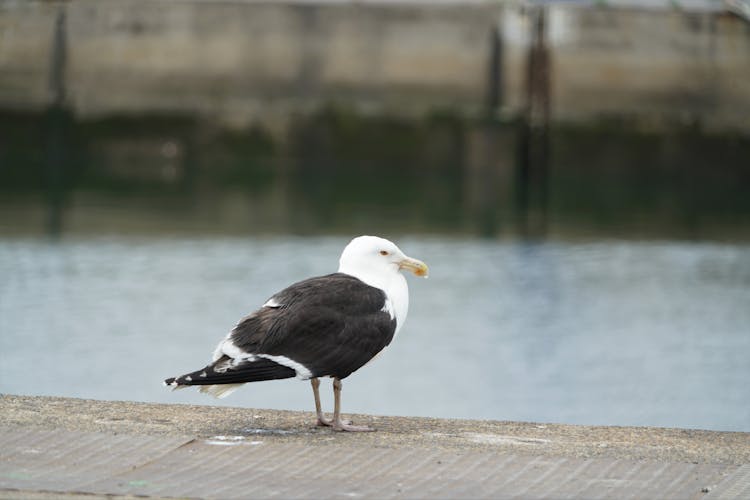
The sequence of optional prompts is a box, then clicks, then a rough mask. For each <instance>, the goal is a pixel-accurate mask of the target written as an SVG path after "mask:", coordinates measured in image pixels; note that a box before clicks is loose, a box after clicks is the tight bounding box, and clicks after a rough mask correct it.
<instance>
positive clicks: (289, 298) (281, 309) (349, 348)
mask: <svg viewBox="0 0 750 500" xmlns="http://www.w3.org/2000/svg"><path fill="white" fill-rule="evenodd" d="M385 303H386V295H385V293H384V292H383V291H382V290H380V289H378V288H375V287H371V286H369V285H367V284H365V283H364V282H362V281H360V280H359V279H357V278H355V277H353V276H349V275H347V274H342V273H334V274H329V275H327V276H320V277H317V278H310V279H307V280H304V281H300V282H299V283H295V284H294V285H291V286H290V287H288V288H286V289H284V290H282V291H281V292H279V293H277V294H276V295H274V296H273V297H271V299H269V304H272V305H273V306H274V307H263V308H261V309H260V310H259V311H256V313H254V314H252V315H250V316H248V317H247V318H245V319H243V320H242V321H241V322H240V323H239V324H238V325H237V327H236V328H235V329H234V331H233V332H232V334H231V336H230V339H231V340H232V342H233V343H234V345H235V346H236V347H238V348H239V349H241V350H242V351H245V352H247V353H251V354H268V355H272V356H285V357H287V358H289V359H291V360H292V361H294V362H296V363H299V364H301V365H302V366H304V367H305V368H307V369H308V370H310V372H311V373H312V376H313V377H322V376H328V375H330V376H334V377H338V378H344V377H347V376H348V375H350V374H351V373H352V372H353V371H355V370H357V369H358V368H360V367H361V366H362V365H364V364H365V363H367V362H368V361H369V360H371V359H372V358H373V357H374V356H375V355H376V354H377V353H379V352H380V351H381V350H383V348H384V347H386V346H387V345H388V344H390V342H391V340H392V339H393V334H394V333H395V331H396V320H395V318H391V316H390V314H389V313H388V312H386V310H385V307H384V306H385Z"/></svg>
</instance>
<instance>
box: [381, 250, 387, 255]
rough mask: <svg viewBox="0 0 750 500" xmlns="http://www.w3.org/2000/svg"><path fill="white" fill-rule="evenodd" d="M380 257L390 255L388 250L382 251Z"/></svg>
mask: <svg viewBox="0 0 750 500" xmlns="http://www.w3.org/2000/svg"><path fill="white" fill-rule="evenodd" d="M380 255H388V251H387V250H381V251H380Z"/></svg>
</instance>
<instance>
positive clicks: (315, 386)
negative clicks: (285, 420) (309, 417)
mask: <svg viewBox="0 0 750 500" xmlns="http://www.w3.org/2000/svg"><path fill="white" fill-rule="evenodd" d="M310 385H312V389H313V396H314V397H315V413H316V414H317V415H318V423H317V425H319V426H321V427H325V426H328V427H330V426H331V425H333V422H332V421H331V420H327V419H326V417H325V416H324V415H323V410H321V409H320V392H318V387H320V379H318V378H317V377H313V378H311V379H310Z"/></svg>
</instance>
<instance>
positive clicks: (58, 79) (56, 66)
mask: <svg viewBox="0 0 750 500" xmlns="http://www.w3.org/2000/svg"><path fill="white" fill-rule="evenodd" d="M65 27H66V21H65V6H64V5H61V6H60V7H59V9H58V11H57V17H56V18H55V26H54V31H53V36H52V50H51V58H50V75H49V89H50V102H49V105H48V106H47V111H46V115H47V119H46V128H45V137H44V150H45V173H46V185H47V188H46V192H47V220H46V231H47V234H49V235H50V236H52V237H53V238H56V237H59V235H60V234H61V232H62V225H63V203H64V197H65V183H66V181H67V179H66V174H65V165H66V153H67V147H66V142H67V140H66V135H67V131H68V128H69V127H68V124H69V121H70V117H69V112H68V111H67V110H66V109H65V97H66V96H65V66H66V59H67V34H66V29H65Z"/></svg>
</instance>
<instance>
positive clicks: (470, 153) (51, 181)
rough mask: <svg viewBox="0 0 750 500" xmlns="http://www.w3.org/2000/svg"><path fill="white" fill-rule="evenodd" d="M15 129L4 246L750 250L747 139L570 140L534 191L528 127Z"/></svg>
mask: <svg viewBox="0 0 750 500" xmlns="http://www.w3.org/2000/svg"><path fill="white" fill-rule="evenodd" d="M0 128H2V130H3V134H2V135H0V165H2V168H0V210H1V211H0V214H2V215H0V234H19V233H27V234H28V233H34V234H39V233H42V232H45V231H47V232H51V233H55V232H60V233H63V234H81V233H85V234H97V233H100V232H101V231H105V232H107V233H122V232H128V233H132V232H136V233H143V232H158V233H163V232H173V233H180V234H196V233H205V232H211V233H224V234H244V235H253V234H258V233H264V234H269V233H273V234H289V233H293V234H309V235H315V234H331V233H338V234H343V233H346V234H356V233H363V232H389V231H390V232H400V233H407V232H408V233H420V234H428V233H439V234H474V235H482V236H490V237H495V236H522V237H531V238H536V239H540V238H541V239H543V238H546V237H550V236H552V237H559V236H563V237H566V238H569V237H577V236H581V235H582V236H585V237H589V238H590V237H627V238H641V237H647V238H653V237H658V238H680V239H685V238H687V239H713V240H725V241H726V240H730V241H736V240H747V238H748V236H750V232H748V228H750V196H748V194H749V193H750V171H749V170H748V169H747V165H746V163H747V162H746V159H747V157H748V154H750V140H748V139H747V138H746V137H742V136H735V135H732V134H724V135H711V134H708V133H703V132H701V131H700V130H693V129H676V130H674V131H672V132H669V133H661V134H657V133H651V132H643V131H638V130H634V129H629V128H627V127H625V126H613V125H606V124H605V125H602V126H594V127H572V126H557V127H555V128H553V129H551V130H550V131H549V138H548V141H549V154H547V155H545V162H548V165H546V166H545V168H544V169H543V171H544V172H545V174H544V175H543V176H530V175H526V174H524V172H525V170H524V168H526V167H524V165H525V163H524V161H523V160H524V158H525V156H524V155H523V154H521V152H519V151H520V150H519V148H521V149H523V148H522V146H523V144H525V142H524V135H523V133H522V131H521V130H520V129H519V128H518V126H516V125H515V124H513V123H498V122H484V121H476V120H468V119H461V118H459V117H455V116H443V115H439V114H436V115H435V116H431V117H426V118H424V119H422V120H404V119H395V118H389V117H366V116H360V115H357V114H356V113H352V112H347V111H342V110H336V109H330V110H324V111H322V112H320V113H318V114H316V115H312V116H306V117H300V118H299V119H295V120H293V121H292V124H291V125H290V126H289V129H288V130H287V131H285V132H284V133H276V134H274V133H271V132H270V131H268V130H265V129H261V128H250V129H247V130H244V131H232V130H225V129H221V128H219V127H217V126H215V125H214V126H211V125H207V124H204V123H201V122H200V121H198V120H197V119H196V118H194V117H189V116H187V117H181V116H147V117H112V118H105V119H97V120H81V119H77V118H74V117H73V116H71V115H70V114H67V113H66V112H65V111H64V110H62V109H57V110H52V111H50V112H49V113H47V114H40V115H35V114H31V113H11V112H2V113H0ZM40 137H42V138H46V139H44V140H42V141H41V142H42V144H44V145H45V148H44V150H40V148H39V144H40V139H39V138H40ZM45 158H46V160H45ZM531 184H534V185H531ZM534 193H537V194H534ZM542 193H543V195H542ZM44 211H46V215H40V212H41V213H42V214H43V213H44ZM45 221H46V222H45Z"/></svg>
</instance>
